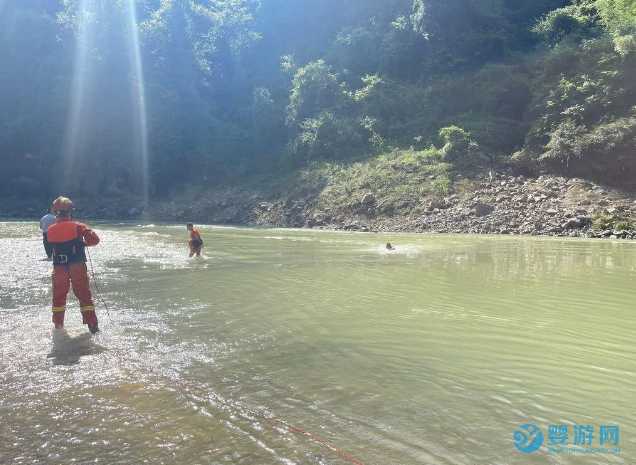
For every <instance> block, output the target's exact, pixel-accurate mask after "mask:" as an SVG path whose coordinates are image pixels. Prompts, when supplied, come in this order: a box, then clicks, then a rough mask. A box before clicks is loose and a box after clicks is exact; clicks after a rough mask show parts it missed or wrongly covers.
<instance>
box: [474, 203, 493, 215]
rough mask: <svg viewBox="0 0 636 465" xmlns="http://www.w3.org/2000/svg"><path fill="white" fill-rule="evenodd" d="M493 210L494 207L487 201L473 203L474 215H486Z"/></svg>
mask: <svg viewBox="0 0 636 465" xmlns="http://www.w3.org/2000/svg"><path fill="white" fill-rule="evenodd" d="M494 210H495V207H493V206H492V205H488V204H487V203H482V202H480V203H478V204H477V205H475V216H487V215H490V214H491V213H492V212H493V211H494Z"/></svg>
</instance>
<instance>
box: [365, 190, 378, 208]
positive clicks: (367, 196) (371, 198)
mask: <svg viewBox="0 0 636 465" xmlns="http://www.w3.org/2000/svg"><path fill="white" fill-rule="evenodd" d="M374 203H375V195H373V194H372V193H370V192H369V193H367V194H364V197H362V204H363V205H369V206H371V205H373V204H374Z"/></svg>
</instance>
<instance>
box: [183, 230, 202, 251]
mask: <svg viewBox="0 0 636 465" xmlns="http://www.w3.org/2000/svg"><path fill="white" fill-rule="evenodd" d="M186 228H188V231H190V242H188V245H189V246H190V257H192V256H193V255H194V254H196V255H197V257H200V256H201V249H202V248H203V239H201V234H199V231H197V230H196V229H194V225H193V224H192V223H188V224H186Z"/></svg>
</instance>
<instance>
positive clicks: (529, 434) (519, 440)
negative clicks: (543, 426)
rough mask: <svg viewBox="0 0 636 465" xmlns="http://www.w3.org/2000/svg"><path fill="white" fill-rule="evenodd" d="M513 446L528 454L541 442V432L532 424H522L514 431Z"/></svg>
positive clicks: (539, 445)
mask: <svg viewBox="0 0 636 465" xmlns="http://www.w3.org/2000/svg"><path fill="white" fill-rule="evenodd" d="M514 438H515V446H517V449H519V450H520V451H521V452H525V453H526V454H529V453H530V452H534V451H535V450H537V449H538V448H539V447H541V444H543V433H542V432H541V430H540V429H539V428H537V427H536V426H534V425H522V426H520V427H519V429H518V430H517V431H515V435H514Z"/></svg>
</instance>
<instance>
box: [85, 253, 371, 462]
mask: <svg viewBox="0 0 636 465" xmlns="http://www.w3.org/2000/svg"><path fill="white" fill-rule="evenodd" d="M86 252H87V256H88V262H89V264H90V268H91V274H92V276H93V284H95V290H96V291H97V294H99V297H100V299H101V301H102V303H103V304H104V308H105V309H106V314H107V315H108V319H109V320H110V324H111V325H113V326H115V322H114V321H113V319H112V318H111V316H110V312H109V311H108V305H107V304H106V300H105V299H104V296H103V294H102V292H101V291H100V289H99V286H98V284H97V279H96V278H95V270H94V269H93V261H92V259H91V255H90V252H89V251H88V248H87V249H86ZM142 364H143V365H144V366H145V367H146V369H147V370H148V371H150V372H151V373H155V374H156V375H158V376H160V377H161V378H164V379H166V380H168V381H171V382H173V383H175V384H178V385H179V386H181V387H184V388H189V389H192V390H195V391H198V392H201V393H203V394H206V395H208V396H213V397H215V398H216V399H217V400H219V401H221V403H223V404H225V405H229V406H231V407H234V408H236V409H240V410H245V411H247V412H250V413H251V414H253V415H255V416H257V417H260V418H263V419H264V420H269V421H274V422H276V423H278V424H281V425H283V426H285V427H286V428H288V429H290V430H292V431H295V432H297V433H299V434H302V435H303V436H307V437H308V438H310V439H311V440H313V441H315V442H317V443H319V444H322V445H323V446H325V447H326V448H327V449H329V450H331V451H332V452H335V453H336V454H338V455H340V456H341V457H344V458H345V459H347V460H349V461H350V462H351V463H354V464H356V465H363V464H362V463H361V462H359V461H357V460H356V459H354V458H353V457H351V456H349V455H347V454H345V453H344V452H342V451H341V450H340V449H338V448H337V447H335V446H332V445H331V444H329V443H328V442H326V441H324V440H322V439H320V438H319V437H317V436H314V435H313V434H311V433H308V432H307V431H305V430H302V429H300V428H298V427H296V426H294V425H292V424H291V423H288V422H286V421H285V420H282V419H280V418H278V417H275V416H271V415H267V414H265V413H263V412H261V411H259V410H256V409H253V408H251V407H248V406H247V405H245V404H243V403H242V402H236V401H234V400H230V399H226V398H225V397H223V396H221V395H219V394H217V393H216V392H214V391H212V390H210V389H206V388H203V387H201V386H197V385H196V384H194V383H189V382H187V381H183V380H181V379H179V378H175V377H172V376H168V375H164V374H163V373H160V372H159V371H157V370H155V369H154V368H153V367H152V366H150V365H148V364H145V363H143V362H142Z"/></svg>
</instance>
